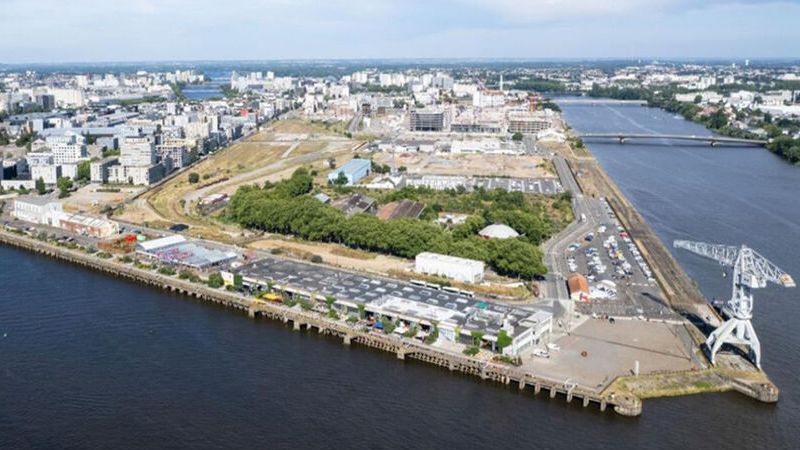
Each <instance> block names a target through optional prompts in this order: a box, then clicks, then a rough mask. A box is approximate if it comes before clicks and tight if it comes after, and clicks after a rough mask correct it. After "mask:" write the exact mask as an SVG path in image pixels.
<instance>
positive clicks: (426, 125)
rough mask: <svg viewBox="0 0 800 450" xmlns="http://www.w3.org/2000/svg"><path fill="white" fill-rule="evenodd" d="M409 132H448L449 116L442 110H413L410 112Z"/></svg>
mask: <svg viewBox="0 0 800 450" xmlns="http://www.w3.org/2000/svg"><path fill="white" fill-rule="evenodd" d="M409 129H410V130H411V131H448V130H449V129H450V115H449V114H448V111H446V110H443V109H415V110H413V111H411V120H410V123H409Z"/></svg>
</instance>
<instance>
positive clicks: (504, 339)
mask: <svg viewBox="0 0 800 450" xmlns="http://www.w3.org/2000/svg"><path fill="white" fill-rule="evenodd" d="M512 342H514V340H513V339H511V336H509V335H508V332H507V331H506V330H500V332H499V333H497V348H498V350H500V351H501V352H502V351H503V349H504V348H506V347H508V346H509V345H511V343H512Z"/></svg>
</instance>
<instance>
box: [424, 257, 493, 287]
mask: <svg viewBox="0 0 800 450" xmlns="http://www.w3.org/2000/svg"><path fill="white" fill-rule="evenodd" d="M414 270H415V271H417V272H419V273H424V274H428V275H438V276H444V277H447V278H452V279H454V280H457V281H462V282H464V283H480V282H481V281H483V272H484V264H483V261H476V260H474V259H466V258H458V257H456V256H448V255H442V254H439V253H431V252H423V253H420V254H418V255H417V257H416V258H414Z"/></svg>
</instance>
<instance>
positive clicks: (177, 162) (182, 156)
mask: <svg viewBox="0 0 800 450" xmlns="http://www.w3.org/2000/svg"><path fill="white" fill-rule="evenodd" d="M158 154H159V155H160V156H161V161H162V162H166V160H170V161H171V166H172V167H174V168H175V169H180V168H182V167H186V166H187V165H188V164H189V148H188V147H187V146H186V144H184V143H182V142H175V141H167V142H165V143H163V144H161V145H159V146H158Z"/></svg>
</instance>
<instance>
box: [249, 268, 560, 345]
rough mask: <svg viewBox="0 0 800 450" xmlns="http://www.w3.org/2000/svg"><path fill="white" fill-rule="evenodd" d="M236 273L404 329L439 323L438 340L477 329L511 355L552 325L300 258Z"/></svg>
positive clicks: (534, 314)
mask: <svg viewBox="0 0 800 450" xmlns="http://www.w3.org/2000/svg"><path fill="white" fill-rule="evenodd" d="M467 261H469V260H467ZM235 273H236V274H238V275H241V276H242V282H243V285H244V286H245V288H247V289H252V290H255V291H263V290H265V289H274V290H278V291H280V292H283V293H286V294H289V295H292V296H299V297H301V298H306V299H316V300H317V301H319V302H323V301H324V300H325V299H326V298H328V297H333V298H334V299H335V302H334V304H335V305H336V306H337V307H338V308H340V309H341V310H342V311H343V313H345V314H351V315H354V314H358V313H359V309H360V308H359V306H358V305H363V306H362V307H361V308H363V310H364V313H365V315H366V316H367V317H373V318H381V317H387V318H389V319H392V320H399V321H402V322H403V326H404V327H405V328H406V329H408V328H410V327H413V326H414V325H415V324H416V325H419V327H420V328H421V329H423V330H425V329H430V328H431V327H432V326H433V325H434V324H438V325H437V327H438V330H439V334H440V339H443V340H445V341H448V342H455V343H461V344H465V345H470V346H471V345H474V343H475V337H474V335H473V331H474V332H480V333H481V334H482V337H481V339H480V346H481V347H482V348H485V349H489V350H492V351H495V352H502V353H503V354H505V355H510V356H517V355H519V354H521V353H523V352H525V351H529V350H531V349H532V347H533V346H537V345H542V344H543V342H544V341H545V337H546V336H547V334H548V333H550V332H551V329H552V313H550V312H549V311H546V310H542V309H535V310H530V309H521V308H516V307H512V306H507V305H500V304H495V303H491V302H485V301H481V300H479V299H475V298H471V297H469V296H464V295H462V294H459V293H454V292H451V291H448V290H445V289H433V288H430V287H427V286H419V285H415V284H411V283H405V282H402V281H392V280H388V279H383V278H371V277H366V276H363V275H358V274H354V273H350V272H344V271H339V270H334V269H328V268H324V267H319V266H315V265H310V264H306V263H301V262H295V261H288V260H279V259H276V258H271V257H267V258H264V259H260V260H257V261H253V262H250V263H248V264H245V265H243V266H240V267H238V268H237V269H236V270H235ZM398 329H403V328H401V327H400V326H398ZM503 332H505V334H506V335H508V336H509V337H511V339H512V340H511V343H510V345H508V346H506V347H505V348H500V346H499V345H498V342H497V341H498V337H499V336H500V335H501V334H502V333H503Z"/></svg>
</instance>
